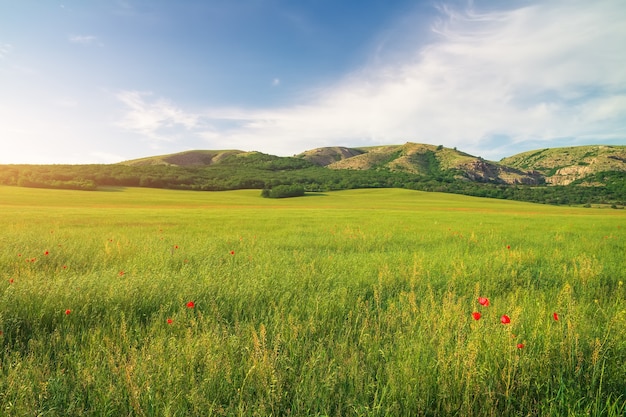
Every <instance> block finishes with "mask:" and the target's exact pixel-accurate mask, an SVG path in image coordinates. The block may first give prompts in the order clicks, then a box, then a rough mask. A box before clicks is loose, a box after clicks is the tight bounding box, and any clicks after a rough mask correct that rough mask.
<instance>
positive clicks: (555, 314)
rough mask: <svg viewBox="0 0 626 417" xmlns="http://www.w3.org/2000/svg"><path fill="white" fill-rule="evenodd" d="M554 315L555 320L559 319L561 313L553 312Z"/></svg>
mask: <svg viewBox="0 0 626 417" xmlns="http://www.w3.org/2000/svg"><path fill="white" fill-rule="evenodd" d="M552 317H553V318H554V320H555V321H559V315H558V314H557V313H552Z"/></svg>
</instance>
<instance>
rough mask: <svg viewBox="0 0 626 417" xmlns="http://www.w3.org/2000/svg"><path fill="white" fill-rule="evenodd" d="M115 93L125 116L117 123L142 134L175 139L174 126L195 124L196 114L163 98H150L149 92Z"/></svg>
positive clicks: (183, 126)
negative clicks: (123, 106) (122, 105)
mask: <svg viewBox="0 0 626 417" xmlns="http://www.w3.org/2000/svg"><path fill="white" fill-rule="evenodd" d="M116 97H117V98H118V99H119V100H120V101H121V102H122V103H124V104H125V105H126V113H125V117H124V119H123V120H122V121H120V122H119V126H120V127H122V128H124V129H127V130H130V131H133V132H135V133H138V134H140V135H142V136H145V137H146V138H150V139H154V140H159V141H175V140H176V139H178V137H179V131H178V129H182V130H191V129H194V128H197V127H198V126H199V118H198V116H197V115H194V114H190V113H187V112H185V111H183V110H181V109H179V108H178V107H176V106H175V105H174V104H172V103H171V102H170V101H168V100H165V99H163V98H156V99H154V98H153V94H152V93H151V92H140V91H122V92H119V93H118V94H117V95H116Z"/></svg>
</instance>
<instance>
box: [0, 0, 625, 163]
mask: <svg viewBox="0 0 626 417" xmlns="http://www.w3.org/2000/svg"><path fill="white" fill-rule="evenodd" d="M624 22H626V2H624V0H593V1H589V0H584V1H581V0H509V1H502V0H437V1H431V0H427V1H422V0H89V1H85V0H67V1H66V0H62V1H53V0H46V1H44V0H20V1H15V0H0V164H89V163H116V162H121V161H124V160H129V159H135V158H141V157H146V156H154V155H163V154H170V153H175V152H182V151H187V150H193V149H211V150H223V149H238V150H242V151H259V152H264V153H268V154H272V155H278V156H293V155H295V154H299V153H301V152H304V151H306V150H310V149H314V148H318V147H324V146H347V147H361V146H376V145H395V144H398V145H400V144H403V143H405V142H417V143H427V144H433V145H443V146H446V147H451V148H452V147H456V148H457V149H459V150H462V151H464V152H468V153H470V154H472V155H475V156H481V157H483V158H485V159H489V160H494V161H497V160H500V159H501V158H503V157H506V156H511V155H514V154H516V153H519V152H524V151H529V150H534V149H543V148H549V147H561V146H577V145H593V144H605V145H626V53H624V50H625V49H624V48H625V47H626V25H625V24H624Z"/></svg>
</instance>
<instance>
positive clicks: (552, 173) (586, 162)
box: [500, 145, 626, 185]
mask: <svg viewBox="0 0 626 417" xmlns="http://www.w3.org/2000/svg"><path fill="white" fill-rule="evenodd" d="M500 163H501V164H503V165H507V166H510V167H514V168H517V169H524V170H533V171H538V172H540V173H541V174H542V175H543V176H544V177H545V179H546V182H547V183H548V184H552V185H568V184H571V183H572V182H574V181H577V180H581V179H583V178H586V177H590V176H592V175H593V174H596V173H599V172H608V171H626V146H604V145H596V146H574V147H567V148H552V149H541V150H536V151H530V152H523V153H520V154H517V155H513V156H510V157H508V158H503V159H502V160H500Z"/></svg>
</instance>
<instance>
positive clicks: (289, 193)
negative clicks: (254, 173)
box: [261, 184, 304, 198]
mask: <svg viewBox="0 0 626 417" xmlns="http://www.w3.org/2000/svg"><path fill="white" fill-rule="evenodd" d="M303 195H304V187H303V186H302V185H298V184H292V185H277V186H276V187H272V188H264V189H263V191H261V197H265V198H287V197H301V196H303Z"/></svg>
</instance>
